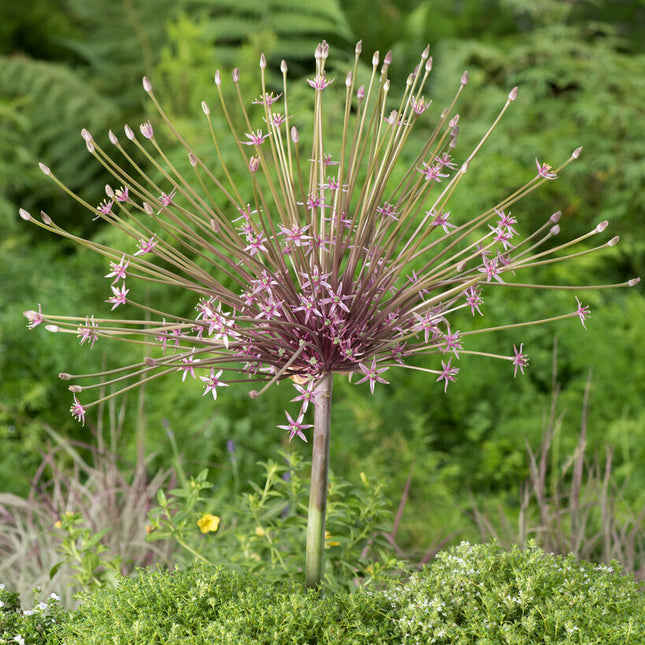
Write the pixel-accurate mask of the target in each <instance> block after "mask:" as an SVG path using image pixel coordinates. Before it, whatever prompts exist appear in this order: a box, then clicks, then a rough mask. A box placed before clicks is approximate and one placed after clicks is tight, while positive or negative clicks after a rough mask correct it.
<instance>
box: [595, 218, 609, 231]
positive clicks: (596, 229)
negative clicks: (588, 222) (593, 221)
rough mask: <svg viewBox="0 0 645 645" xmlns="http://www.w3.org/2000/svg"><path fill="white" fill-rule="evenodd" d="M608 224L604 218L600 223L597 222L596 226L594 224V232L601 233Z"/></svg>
mask: <svg viewBox="0 0 645 645" xmlns="http://www.w3.org/2000/svg"><path fill="white" fill-rule="evenodd" d="M608 226H609V222H608V221H607V220H604V221H602V222H600V224H598V226H596V228H595V229H594V230H595V231H596V233H602V232H603V231H604V230H605V229H606V228H607V227H608Z"/></svg>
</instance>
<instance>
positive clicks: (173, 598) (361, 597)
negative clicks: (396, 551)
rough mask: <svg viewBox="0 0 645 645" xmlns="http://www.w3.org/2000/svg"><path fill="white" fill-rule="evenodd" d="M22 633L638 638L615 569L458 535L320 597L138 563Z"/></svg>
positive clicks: (275, 638) (86, 640) (637, 616)
mask: <svg viewBox="0 0 645 645" xmlns="http://www.w3.org/2000/svg"><path fill="white" fill-rule="evenodd" d="M0 612H1V609H0ZM1 616H2V614H1V613H0V617H1ZM4 636H5V638H6V637H7V636H9V634H4ZM0 642H14V641H12V640H9V639H7V640H3V633H2V623H0ZM25 642H35V643H41V642H42V643H64V644H65V645H93V644H96V645H98V644H100V645H104V644H105V643H114V644H122V645H137V644H141V645H154V644H163V645H198V644H199V645H202V644H206V643H208V644H211V643H235V644H236V645H244V644H246V643H249V644H251V643H253V644H256V643H259V644H262V643H266V644H267V645H268V644H269V643H270V644H271V645H280V644H287V643H290V644H295V643H298V644H299V645H304V644H306V643H310V644H312V645H313V644H316V645H318V644H320V645H322V644H325V643H329V644H331V643H334V644H338V643H343V644H362V643H365V644H368V643H369V644H370V645H374V644H376V643H396V644H397V645H398V644H399V643H404V644H405V643H424V644H425V643H463V644H466V643H473V644H475V643H477V644H478V645H486V644H490V645H493V644H495V645H499V644H502V643H509V644H510V643H516V644H518V645H527V644H531V643H536V644H537V643H540V644H542V643H584V644H585V645H589V644H592V643H598V644H599V645H600V644H602V645H611V644H613V643H622V644H627V643H633V644H635V645H636V644H637V645H642V644H643V643H645V596H644V595H643V594H642V593H641V592H640V585H639V584H638V583H637V582H635V581H634V579H633V578H632V577H631V576H624V575H622V574H621V573H620V571H619V570H618V568H617V567H615V568H612V567H607V566H603V565H592V564H588V563H580V562H577V561H576V560H575V558H573V557H571V556H569V557H566V558H562V557H553V556H550V555H547V554H544V553H543V552H542V551H541V550H540V549H538V548H536V547H531V548H529V549H527V550H526V551H521V550H520V549H518V548H514V549H513V550H512V551H510V552H506V551H504V550H502V549H501V548H500V547H498V546H496V545H470V544H467V543H463V544H461V545H459V546H458V547H455V548H452V549H448V550H446V551H445V552H443V553H441V554H440V555H439V556H438V557H437V558H436V560H435V561H434V562H433V563H432V564H431V565H430V566H429V567H427V568H426V569H424V570H423V571H422V572H420V573H415V574H413V575H411V577H409V579H408V580H407V581H406V582H405V583H403V582H401V581H396V582H395V581H393V582H391V583H390V584H389V585H388V586H387V587H386V588H384V589H381V590H376V589H370V588H369V587H368V588H362V589H358V590H357V591H356V592H353V593H342V594H340V593H339V594H327V595H323V596H322V597H320V596H318V595H316V594H315V593H314V592H311V591H310V592H305V591H303V589H302V586H301V585H300V584H296V583H295V582H294V583H291V582H277V583H271V582H268V581H266V580H264V579H262V578H261V577H258V576H257V575H253V574H239V573H235V572H232V571H229V570H226V569H223V568H219V567H212V566H207V565H202V564H199V565H195V566H194V567H192V568H191V569H188V570H185V571H176V572H173V573H167V572H159V571H148V570H144V571H141V572H140V573H139V575H138V576H136V577H132V578H123V579H121V580H120V582H119V585H118V587H117V589H116V590H115V591H107V590H106V591H100V592H97V593H94V594H92V595H90V596H87V597H86V598H84V601H83V603H82V604H81V606H80V608H79V609H78V610H77V611H74V612H71V613H69V614H67V617H66V618H65V619H63V620H59V621H58V622H57V623H56V625H55V627H54V628H52V631H51V632H50V633H49V634H48V635H47V639H46V640H38V641H30V640H26V641H25Z"/></svg>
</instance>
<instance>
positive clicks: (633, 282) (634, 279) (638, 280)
mask: <svg viewBox="0 0 645 645" xmlns="http://www.w3.org/2000/svg"><path fill="white" fill-rule="evenodd" d="M640 281H641V279H640V278H632V279H631V280H630V281H629V282H628V283H627V285H628V286H630V287H635V286H636V285H637V284H639V283H640Z"/></svg>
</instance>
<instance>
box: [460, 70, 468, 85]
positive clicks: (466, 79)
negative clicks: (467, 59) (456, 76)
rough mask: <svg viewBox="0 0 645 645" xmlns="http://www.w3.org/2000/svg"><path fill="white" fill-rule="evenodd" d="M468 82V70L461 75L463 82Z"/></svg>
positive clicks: (464, 83)
mask: <svg viewBox="0 0 645 645" xmlns="http://www.w3.org/2000/svg"><path fill="white" fill-rule="evenodd" d="M467 83H468V72H467V71H466V72H464V73H463V74H462V75H461V84H462V85H466V84H467Z"/></svg>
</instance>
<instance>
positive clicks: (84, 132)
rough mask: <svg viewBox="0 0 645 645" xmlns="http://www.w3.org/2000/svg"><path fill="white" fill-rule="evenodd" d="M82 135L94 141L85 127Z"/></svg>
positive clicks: (86, 139)
mask: <svg viewBox="0 0 645 645" xmlns="http://www.w3.org/2000/svg"><path fill="white" fill-rule="evenodd" d="M81 136H82V137H83V139H85V141H92V135H91V134H90V133H89V132H88V131H87V130H86V129H85V128H83V129H82V130H81Z"/></svg>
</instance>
